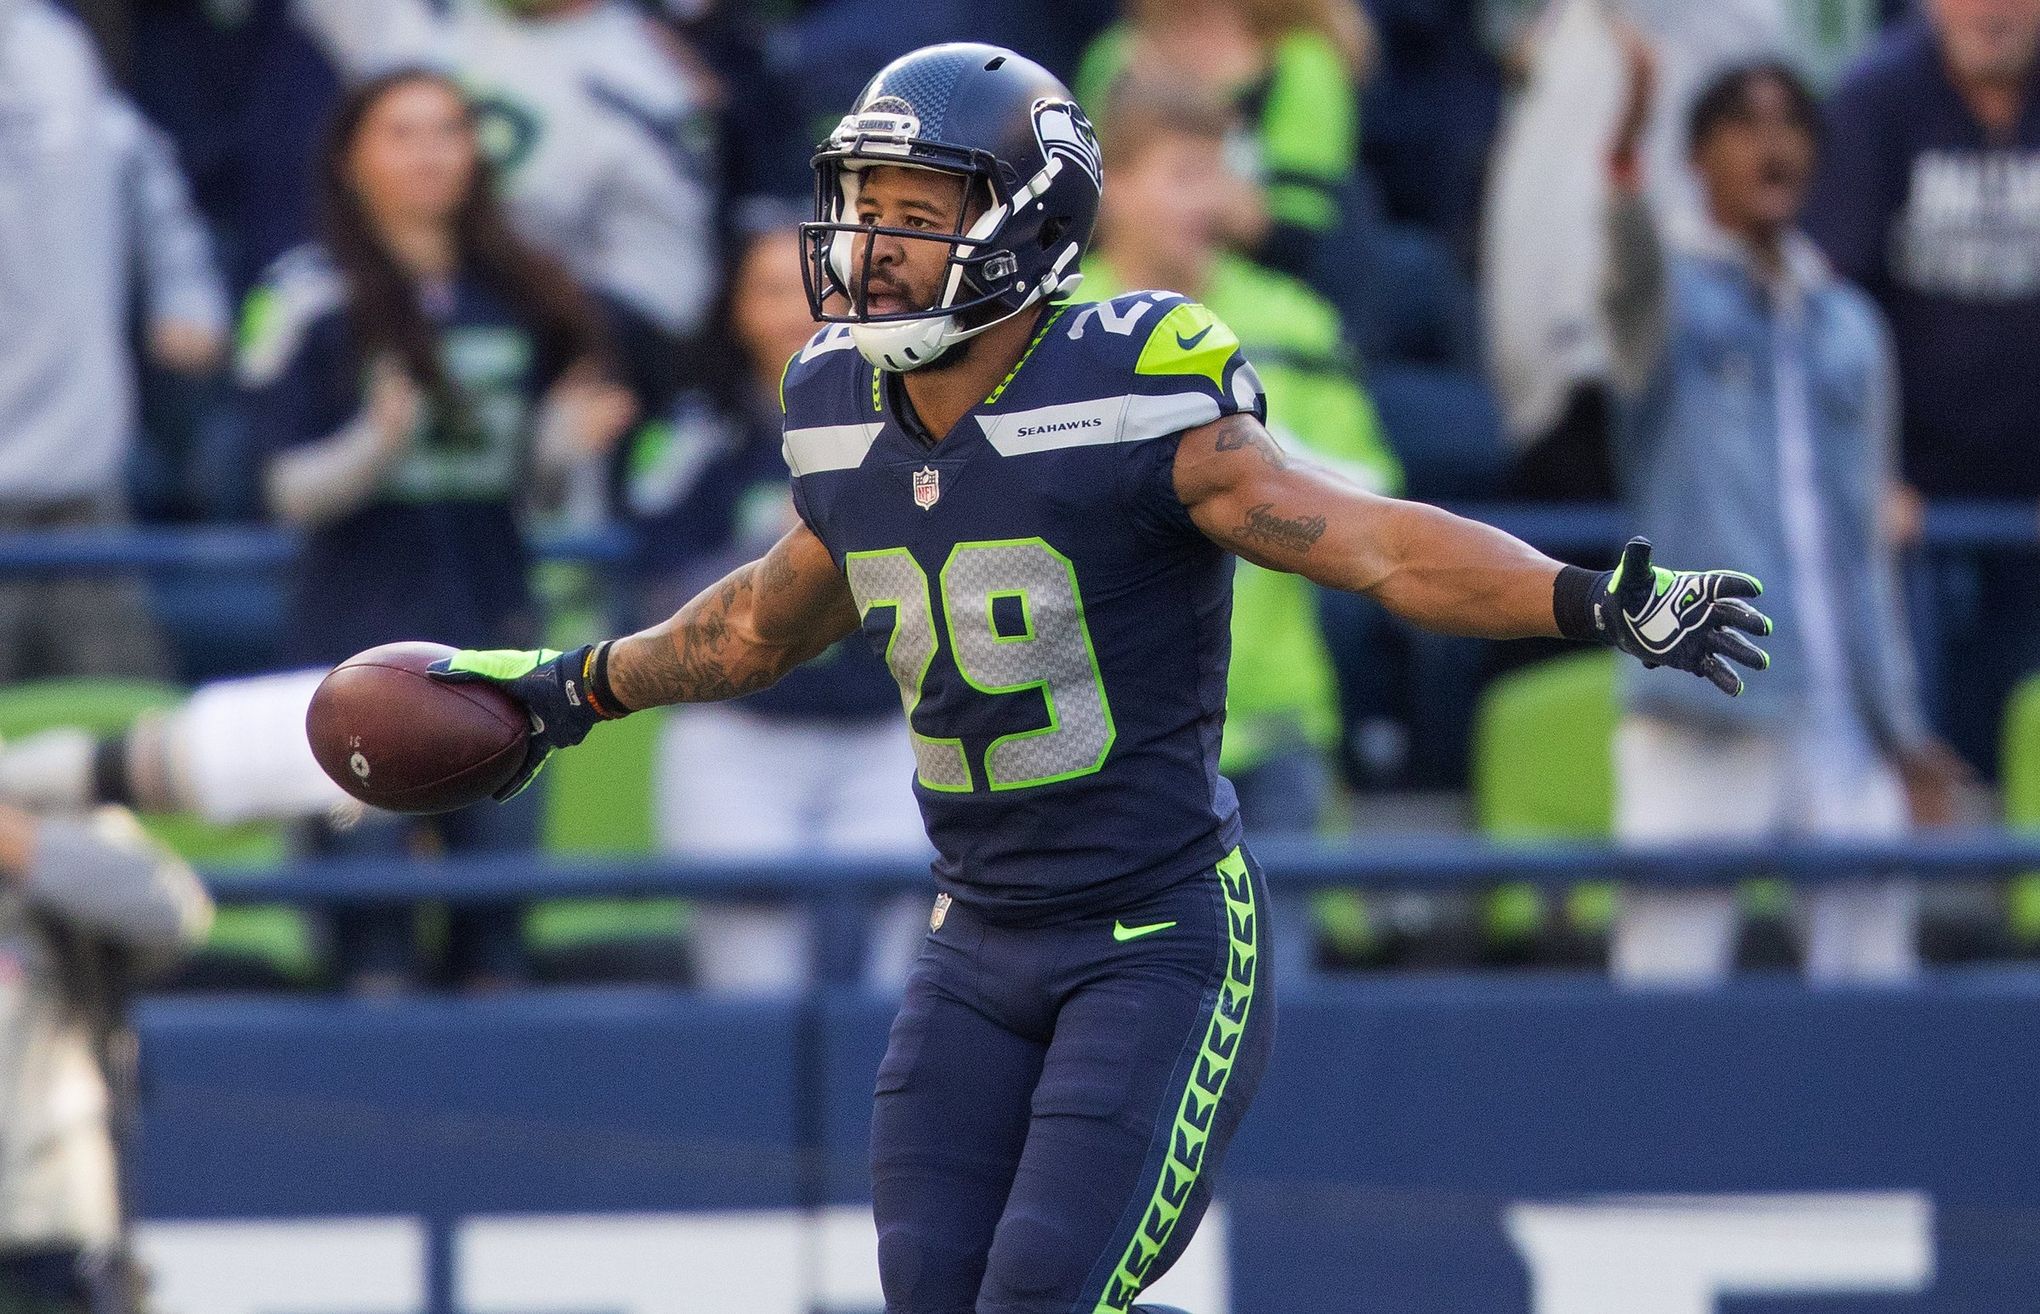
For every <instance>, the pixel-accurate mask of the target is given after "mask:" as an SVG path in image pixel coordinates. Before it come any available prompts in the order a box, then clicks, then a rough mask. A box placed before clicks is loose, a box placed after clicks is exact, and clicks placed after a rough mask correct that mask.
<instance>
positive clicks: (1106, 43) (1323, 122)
mask: <svg viewBox="0 0 2040 1314" xmlns="http://www.w3.org/2000/svg"><path fill="white" fill-rule="evenodd" d="M1124 12H1125V19H1124V20H1123V21H1121V22H1119V23H1117V24H1115V25H1113V26H1112V27H1110V28H1107V29H1106V30H1105V31H1104V32H1103V33H1101V34H1100V35H1099V36H1098V38H1097V39H1096V40H1095V41H1093V42H1092V43H1091V47H1090V49H1088V50H1086V51H1085V52H1084V59H1083V62H1082V64H1081V65H1080V66H1079V67H1078V70H1077V78H1076V83H1075V90H1076V96H1077V100H1078V101H1079V102H1080V103H1081V104H1082V105H1083V106H1084V109H1085V111H1086V112H1087V113H1088V114H1090V116H1091V118H1092V120H1093V121H1094V122H1103V121H1105V120H1106V119H1109V118H1111V117H1112V101H1113V97H1114V95H1115V94H1116V93H1117V91H1118V90H1119V89H1120V88H1121V87H1122V86H1123V85H1125V84H1126V83H1128V82H1129V81H1138V82H1164V81H1166V82H1169V83H1173V84H1177V85H1181V86H1184V87H1189V88H1194V89H1196V90H1197V91H1199V92H1200V93H1202V94H1204V95H1207V96H1211V97H1214V98H1217V99H1219V100H1222V101H1223V102H1225V103H1226V104H1227V105H1229V106H1230V107H1231V108H1232V109H1233V110H1234V111H1235V112H1236V113H1237V114H1238V116H1239V118H1240V120H1241V128H1240V131H1238V133H1237V144H1238V145H1239V146H1242V147H1245V148H1246V152H1247V154H1248V155H1249V157H1250V158H1251V159H1252V160H1253V165H1254V171H1255V173H1256V174H1257V176H1258V177H1259V178H1260V179H1261V180H1262V181H1263V183H1264V184H1265V190H1264V191H1263V192H1261V193H1260V194H1259V195H1255V196H1252V197H1241V198H1236V199H1238V200H1239V201H1240V202H1241V203H1240V204H1239V205H1238V206H1237V207H1236V208H1234V209H1231V210H1229V211H1228V212H1226V213H1225V214H1224V215H1223V216H1222V218H1223V220H1224V225H1225V239H1226V241H1227V242H1228V243H1229V244H1231V245H1233V246H1235V247H1236V248H1238V249H1239V250H1240V251H1241V252H1243V253H1245V254H1247V255H1250V256H1252V257H1253V258H1254V259H1256V260H1257V261H1259V262H1260V263H1261V264H1263V265H1266V266H1269V267H1271V268H1274V269H1279V270H1281V271H1283V272H1284V273H1288V274H1293V275H1295V276H1296V277H1298V278H1303V279H1309V280H1311V281H1312V282H1314V283H1322V282H1323V281H1324V280H1323V278H1321V275H1325V276H1329V272H1330V271H1329V270H1328V269H1327V267H1326V264H1325V262H1324V261H1323V260H1322V259H1321V256H1322V255H1323V254H1324V247H1325V241H1326V239H1327V238H1328V237H1330V236H1331V235H1333V234H1334V233H1335V232H1336V231H1338V230H1339V229H1340V228H1341V227H1342V226H1345V224H1346V221H1347V220H1348V219H1349V217H1350V216H1348V215H1347V213H1346V211H1347V209H1348V208H1349V206H1348V204H1347V202H1346V199H1345V198H1346V195H1347V193H1348V192H1349V190H1350V184H1351V182H1352V179H1353V176H1354V171H1355V168H1356V160H1357V156H1358V152H1359V134H1360V113H1359V88H1360V84H1361V83H1362V82H1364V81H1365V80H1366V77H1367V73H1368V71H1369V66H1370V63H1371V61H1372V58H1373V53H1374V35H1373V29H1372V28H1371V27H1370V26H1369V25H1368V21H1367V16H1366V12H1365V11H1364V10H1362V9H1361V8H1360V6H1359V4H1357V3H1356V2H1355V0H1127V3H1126V4H1125V6H1124ZM1335 295H1336V294H1335Z"/></svg>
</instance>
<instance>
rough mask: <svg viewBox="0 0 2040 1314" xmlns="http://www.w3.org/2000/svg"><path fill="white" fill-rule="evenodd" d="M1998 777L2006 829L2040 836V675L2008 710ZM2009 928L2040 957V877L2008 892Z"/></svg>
mask: <svg viewBox="0 0 2040 1314" xmlns="http://www.w3.org/2000/svg"><path fill="white" fill-rule="evenodd" d="M1998 774H1999V779H2000V781H2001V782H2002V784H2003V787H2004V799H2005V824H2006V825H2008V826H2011V827H2013V828H2015V829H2020V830H2040V675H2035V676H2029V677H2028V678H2027V679H2026V680H2024V681H2023V682H2021V683H2020V685H2019V686H2018V688H2016V689H2014V690H2013V691H2012V696H2011V698H2010V699H2009V700H2007V702H2006V704H2005V720H2004V730H2003V735H2002V738H2001V740H2000V748H1999V755H1998ZM2006 914H2007V927H2006V929H2007V930H2008V931H2010V933H2011V936H2012V939H2013V940H2014V941H2015V942H2017V944H2018V945H2020V946H2021V947H2022V948H2023V949H2025V950H2026V951H2027V952H2029V953H2040V872H2026V873H2024V874H2022V875H2020V876H2017V877H2014V878H2013V880H2012V882H2011V885H2010V887H2009V888H2008V890H2007V891H2006Z"/></svg>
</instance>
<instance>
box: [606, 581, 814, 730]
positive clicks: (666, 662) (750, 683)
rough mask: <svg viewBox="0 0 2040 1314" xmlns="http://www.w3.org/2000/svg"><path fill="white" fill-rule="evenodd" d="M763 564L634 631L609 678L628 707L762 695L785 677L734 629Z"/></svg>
mask: <svg viewBox="0 0 2040 1314" xmlns="http://www.w3.org/2000/svg"><path fill="white" fill-rule="evenodd" d="M757 569H758V568H757V567H747V568H746V569H744V570H740V571H738V572H737V573H735V574H733V575H731V576H730V577H729V578H728V579H726V580H724V581H723V582H722V583H720V584H718V585H716V586H715V587H714V588H712V589H710V590H708V591H707V592H705V593H703V594H702V595H701V596H700V597H698V598H696V599H695V600H694V601H693V602H690V603H688V604H687V606H686V607H684V608H682V609H681V612H680V614H679V616H677V617H675V618H674V620H673V621H672V622H671V623H670V624H668V625H664V626H660V627H659V628H657V629H654V630H647V631H646V632H644V633H642V634H634V635H632V636H631V637H630V638H628V639H624V640H622V641H621V642H619V643H618V644H617V645H616V646H615V647H614V648H613V649H611V650H610V655H609V682H610V685H611V687H612V688H614V689H615V690H616V693H617V696H618V697H620V698H622V699H623V702H624V705H625V706H626V707H633V708H645V707H664V706H666V705H668V704H671V703H707V702H717V701H720V700H722V699H725V698H741V697H743V696H744V695H745V694H747V693H756V692H757V691H758V690H760V689H763V688H764V687H765V686H766V685H768V684H771V683H772V682H773V681H774V680H776V679H778V678H779V676H780V675H781V673H782V672H781V670H780V669H779V668H778V666H777V665H776V664H773V663H768V662H761V661H759V660H758V658H757V654H756V652H755V651H754V650H753V649H751V648H750V647H749V645H745V644H741V643H739V642H737V641H736V640H735V639H734V638H733V637H732V635H731V633H730V616H731V615H732V614H733V613H734V612H736V611H737V610H738V608H739V607H740V606H748V605H749V603H750V599H751V594H752V591H753V589H754V588H755V587H756V585H755V583H754V581H753V576H754V575H755V574H756V572H757Z"/></svg>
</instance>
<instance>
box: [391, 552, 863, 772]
mask: <svg viewBox="0 0 2040 1314" xmlns="http://www.w3.org/2000/svg"><path fill="white" fill-rule="evenodd" d="M857 620H858V617H857V606H856V603H855V602H854V601H853V600H852V598H851V596H850V586H849V584H848V582H847V581H846V580H844V578H843V573H842V572H841V571H840V570H838V569H837V568H836V563H835V560H834V559H833V558H831V557H830V556H829V550H828V549H827V548H825V547H823V546H822V542H821V540H820V539H818V538H816V537H815V536H814V533H813V531H812V530H810V529H808V527H807V526H806V525H797V526H795V527H794V528H793V530H792V531H791V532H790V533H788V534H787V536H786V537H785V538H782V539H780V540H779V542H778V543H776V544H774V545H773V548H772V550H771V551H770V552H767V553H766V554H765V555H764V556H763V557H760V558H759V559H758V560H756V561H753V562H749V563H747V564H745V565H743V566H739V567H738V568H737V569H736V570H733V571H731V572H730V573H729V575H727V576H725V577H724V578H723V579H722V580H721V581H720V582H718V583H716V584H715V585H713V586H711V587H710V588H707V589H704V590H703V591H702V592H701V593H700V594H699V595H697V596H696V597H695V598H694V600H693V601H691V602H689V603H688V604H687V605H686V606H684V607H682V608H681V609H680V610H679V611H678V612H676V613H675V614H674V615H673V617H672V618H671V619H670V620H667V621H665V622H663V623H662V624H659V625H654V626H653V627H652V628H650V629H648V630H642V631H640V632H638V633H636V634H633V635H630V636H629V637H627V638H622V639H614V640H611V641H609V642H606V643H592V644H588V645H586V646H584V647H580V648H576V649H574V650H573V651H572V652H566V653H561V652H553V651H550V650H545V651H528V652H518V651H490V652H461V653H456V654H454V655H453V656H452V657H449V658H446V659H445V660H443V661H440V662H435V663H434V664H433V665H432V667H431V668H430V669H431V672H432V675H433V676H434V677H435V678H437V679H441V680H451V681H465V680H476V681H486V682H488V683H491V684H494V685H496V686H497V687H499V688H501V689H503V690H504V691H505V692H507V693H509V695H510V696H511V697H513V698H515V699H516V700H517V701H518V702H519V703H521V704H522V705H523V707H524V709H525V711H526V712H527V713H528V714H529V715H530V717H531V738H530V746H529V749H528V751H527V752H526V755H525V760H524V769H523V770H522V771H520V772H519V773H518V774H517V775H516V776H514V777H513V778H512V779H511V780H510V782H509V783H508V784H506V785H505V786H504V787H503V788H502V789H500V790H498V791H497V793H496V797H497V798H499V799H506V798H509V797H510V796H511V795H513V794H516V793H518V792H519V791H520V790H522V789H523V788H524V787H525V786H526V785H528V784H530V783H531V778H532V777H533V776H535V775H537V774H538V770H539V768H540V767H541V766H543V765H544V764H545V759H546V757H547V755H548V754H550V753H551V752H552V751H553V750H554V749H555V748H568V747H571V746H572V745H574V744H578V743H580V742H581V741H582V740H583V739H585V738H587V737H588V732H589V731H590V730H592V729H594V728H595V726H596V724H597V723H598V722H601V721H609V720H614V719H615V718H617V717H619V716H627V715H629V714H630V713H631V712H636V711H642V710H644V709H645V708H648V707H663V706H665V705H667V704H669V703H705V702H716V701H719V700H721V699H725V698H740V697H742V696H743V695H745V694H747V693H755V692H757V691H758V690H760V689H763V688H764V687H765V686H766V685H768V684H771V683H772V682H773V681H774V680H777V679H778V678H779V677H780V676H782V675H784V674H786V673H787V672H788V671H790V670H792V669H793V668H794V667H796V666H798V665H800V664H801V663H802V662H804V661H807V660H808V659H809V658H811V657H814V656H816V655H818V654H820V653H821V652H823V651H824V650H825V649H827V648H828V646H829V645H830V644H832V643H834V642H836V640H838V639H840V638H842V637H843V636H844V635H846V634H848V633H850V631H852V630H854V629H856V628H857Z"/></svg>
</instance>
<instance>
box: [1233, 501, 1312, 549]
mask: <svg viewBox="0 0 2040 1314" xmlns="http://www.w3.org/2000/svg"><path fill="white" fill-rule="evenodd" d="M1233 532H1234V533H1235V534H1236V535H1237V536H1238V537H1239V538H1240V540H1241V541H1243V542H1247V543H1254V544H1258V545H1260V546H1262V547H1272V548H1279V549H1281V550H1282V551H1284V552H1294V553H1296V554H1297V555H1298V556H1305V555H1308V554H1309V552H1310V550H1311V548H1313V547H1315V546H1316V545H1317V541H1318V540H1319V539H1320V538H1323V537H1324V533H1325V518H1324V517H1323V516H1294V517H1289V516H1281V515H1277V514H1276V513H1275V504H1274V503H1273V502H1262V503H1261V504H1260V505H1258V506H1250V507H1248V508H1247V518H1246V519H1245V520H1244V521H1243V522H1241V524H1240V526H1239V528H1238V529H1236V530H1234V531H1233Z"/></svg>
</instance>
